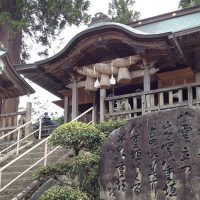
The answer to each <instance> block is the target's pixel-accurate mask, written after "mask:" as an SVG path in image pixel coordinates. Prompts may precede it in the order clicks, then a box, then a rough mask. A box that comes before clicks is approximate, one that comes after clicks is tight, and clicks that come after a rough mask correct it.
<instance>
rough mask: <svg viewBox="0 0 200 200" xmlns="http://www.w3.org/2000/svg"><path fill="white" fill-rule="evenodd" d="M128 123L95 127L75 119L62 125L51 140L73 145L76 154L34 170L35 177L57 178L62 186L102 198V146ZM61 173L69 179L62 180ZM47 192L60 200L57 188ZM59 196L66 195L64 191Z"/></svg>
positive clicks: (105, 124) (108, 123)
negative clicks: (100, 178) (107, 138)
mask: <svg viewBox="0 0 200 200" xmlns="http://www.w3.org/2000/svg"><path fill="white" fill-rule="evenodd" d="M125 123H126V122H125V121H113V122H103V123H100V124H97V125H96V126H93V125H87V124H84V123H82V122H73V123H68V124H64V125H62V126H60V127H58V128H57V129H56V130H54V133H53V134H52V136H51V139H50V143H52V144H53V145H55V146H56V145H61V146H63V147H68V146H70V147H72V148H73V150H74V151H75V156H74V157H73V158H69V159H67V160H66V161H65V162H63V163H58V164H54V165H50V166H47V167H41V168H39V169H38V170H37V171H36V172H35V173H34V178H35V179H37V180H40V181H45V180H47V179H49V178H50V177H53V178H55V179H57V180H59V181H60V182H61V184H60V185H64V186H66V187H70V188H75V190H78V191H81V192H83V193H85V194H86V195H87V196H88V197H89V199H90V200H98V199H99V185H98V168H99V161H100V149H101V147H102V144H103V142H104V141H105V139H106V137H107V136H108V135H109V134H110V133H111V132H112V131H113V130H115V129H117V128H119V127H121V126H122V125H124V124H125ZM60 175H64V176H65V178H64V179H63V178H62V180H61V179H60V178H59V176H60ZM61 177H62V176H61ZM46 193H47V194H48V195H49V196H51V198H52V200H54V199H55V200H57V199H58V198H56V197H55V198H53V196H55V195H56V194H55V193H57V192H55V191H54V190H53V191H52V190H49V191H47V192H46ZM75 193H76V191H75ZM59 195H60V196H61V195H63V194H62V192H61V194H59ZM49 196H47V197H49ZM46 199H47V198H46ZM40 200H43V198H41V199H40ZM44 200H45V199H44Z"/></svg>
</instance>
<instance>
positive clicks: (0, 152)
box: [0, 128, 39, 155]
mask: <svg viewBox="0 0 200 200" xmlns="http://www.w3.org/2000/svg"><path fill="white" fill-rule="evenodd" d="M38 131H39V128H38V129H37V130H35V131H33V132H31V133H30V134H28V135H27V136H25V137H24V138H22V139H20V140H19V141H17V142H15V143H14V144H12V145H10V146H9V147H6V148H5V149H3V150H2V151H0V155H1V154H2V153H3V152H5V151H6V150H8V149H10V148H12V147H13V146H15V145H16V144H18V143H20V142H22V141H23V140H25V139H26V138H28V137H29V136H31V135H33V134H34V133H36V132H38ZM17 151H18V150H17ZM17 154H18V153H17Z"/></svg>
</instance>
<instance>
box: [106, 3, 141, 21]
mask: <svg viewBox="0 0 200 200" xmlns="http://www.w3.org/2000/svg"><path fill="white" fill-rule="evenodd" d="M134 4H135V0H112V3H109V10H108V14H109V15H110V16H111V18H112V20H113V21H114V22H119V23H122V24H128V23H131V22H133V21H135V20H138V18H139V17H140V13H139V12H137V11H134V10H133V6H134Z"/></svg>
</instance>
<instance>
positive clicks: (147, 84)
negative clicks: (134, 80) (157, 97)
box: [143, 64, 151, 92]
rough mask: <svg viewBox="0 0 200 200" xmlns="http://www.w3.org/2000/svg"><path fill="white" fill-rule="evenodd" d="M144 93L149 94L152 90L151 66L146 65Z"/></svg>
mask: <svg viewBox="0 0 200 200" xmlns="http://www.w3.org/2000/svg"><path fill="white" fill-rule="evenodd" d="M143 84H144V92H147V91H149V90H150V89H151V80H150V74H149V66H148V65H146V64H145V65H144V81H143Z"/></svg>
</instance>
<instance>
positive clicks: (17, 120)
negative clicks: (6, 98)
mask: <svg viewBox="0 0 200 200" xmlns="http://www.w3.org/2000/svg"><path fill="white" fill-rule="evenodd" d="M30 120H31V103H30V102H28V103H27V106H26V110H25V111H21V112H12V113H5V114H0V136H3V135H5V134H6V133H8V132H10V131H12V130H14V129H16V128H17V127H18V126H20V125H22V124H24V123H26V122H28V121H30ZM30 129H31V125H30V126H29V127H26V129H25V130H24V132H25V134H28V133H29V132H30ZM16 137H17V134H12V135H10V136H9V137H8V138H5V140H15V139H16Z"/></svg>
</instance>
